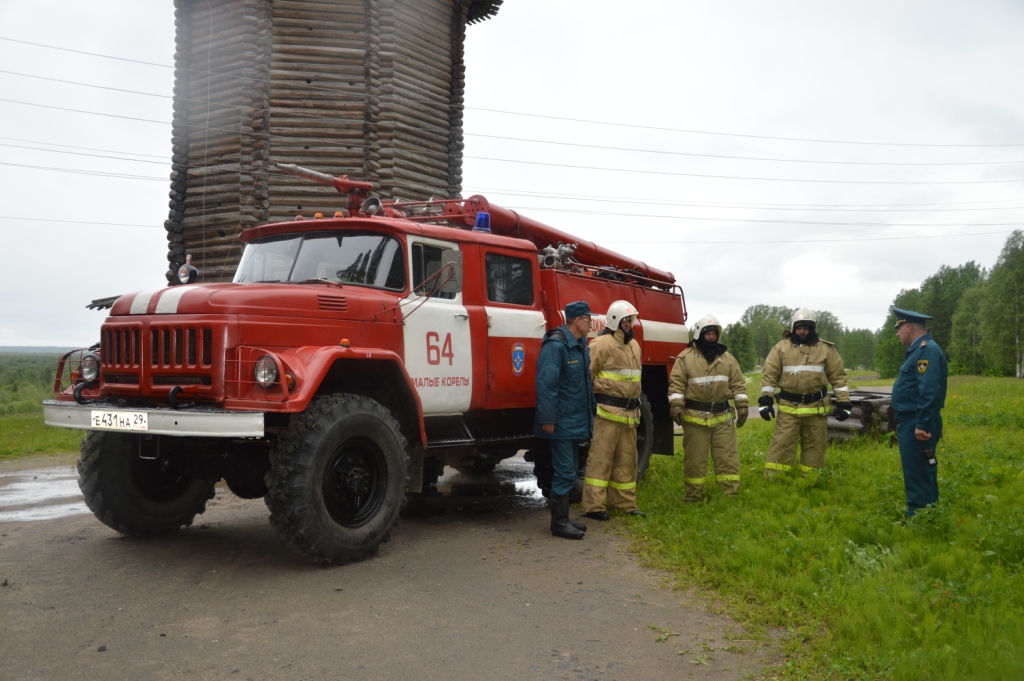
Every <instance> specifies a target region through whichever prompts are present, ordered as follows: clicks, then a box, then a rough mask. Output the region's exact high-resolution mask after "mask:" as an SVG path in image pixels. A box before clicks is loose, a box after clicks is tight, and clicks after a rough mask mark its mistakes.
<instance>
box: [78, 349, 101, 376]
mask: <svg viewBox="0 0 1024 681" xmlns="http://www.w3.org/2000/svg"><path fill="white" fill-rule="evenodd" d="M79 371H80V372H81V376H82V380H84V381H86V382H92V381H95V380H96V379H97V378H99V377H100V358H99V357H97V356H96V355H93V354H91V353H90V354H88V355H86V356H85V357H83V358H82V365H81V367H79Z"/></svg>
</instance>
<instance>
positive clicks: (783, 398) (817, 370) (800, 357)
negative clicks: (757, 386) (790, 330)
mask: <svg viewBox="0 0 1024 681" xmlns="http://www.w3.org/2000/svg"><path fill="white" fill-rule="evenodd" d="M829 384H831V385H832V389H833V390H834V391H835V393H836V401H837V402H849V401H850V388H849V387H848V386H847V384H846V369H844V368H843V358H842V357H840V356H839V352H838V351H837V350H836V347H835V344H833V343H830V342H828V341H827V340H821V339H819V340H818V342H816V343H812V344H810V345H807V344H802V343H799V342H798V337H797V336H796V335H795V334H794V335H792V336H790V337H789V338H785V339H783V340H781V341H779V342H778V343H776V344H775V347H774V348H772V349H771V350H770V351H769V352H768V358H767V359H766V360H765V362H764V369H763V371H762V373H761V394H762V395H775V399H776V401H777V402H778V403H779V411H781V412H785V413H787V414H792V415H794V416H810V415H825V414H828V413H829V411H830V408H829V400H828V386H829Z"/></svg>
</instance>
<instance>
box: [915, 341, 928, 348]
mask: <svg viewBox="0 0 1024 681" xmlns="http://www.w3.org/2000/svg"><path fill="white" fill-rule="evenodd" d="M917 347H919V348H926V347H928V341H926V340H923V341H921V342H920V343H919V344H918V346H917Z"/></svg>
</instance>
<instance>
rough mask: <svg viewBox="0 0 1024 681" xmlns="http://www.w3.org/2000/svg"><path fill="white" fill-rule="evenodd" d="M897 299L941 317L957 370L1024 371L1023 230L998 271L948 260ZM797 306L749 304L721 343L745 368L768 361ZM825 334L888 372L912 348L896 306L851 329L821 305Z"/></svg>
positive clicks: (943, 339)
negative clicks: (898, 328) (899, 331)
mask: <svg viewBox="0 0 1024 681" xmlns="http://www.w3.org/2000/svg"><path fill="white" fill-rule="evenodd" d="M892 304H893V306H895V307H899V308H903V309H909V310H916V311H919V312H924V313H926V314H929V315H931V316H932V317H935V319H934V320H933V321H932V322H930V324H929V330H930V332H931V334H932V337H933V338H934V339H935V341H936V342H937V343H938V344H939V346H940V347H942V348H943V350H945V352H946V356H947V357H948V359H949V368H950V372H951V373H954V374H977V375H985V376H1015V377H1017V378H1022V377H1024V232H1022V231H1021V230H1015V231H1014V232H1013V233H1011V234H1010V236H1009V238H1008V239H1007V240H1006V243H1005V245H1004V246H1003V249H1002V251H1001V252H1000V254H999V258H998V260H997V261H996V264H995V265H994V266H993V267H992V269H991V270H986V269H985V268H983V267H981V266H980V265H978V264H977V263H976V262H974V261H973V260H972V261H970V262H968V263H966V264H963V265H960V266H957V267H950V266H948V265H943V266H942V267H940V268H939V271H938V272H936V273H935V274H933V275H932V276H930V277H928V278H927V279H925V280H924V281H923V282H922V283H921V286H920V287H918V288H913V289H904V290H902V291H900V292H899V294H898V295H897V296H896V297H895V298H894V299H893V301H892ZM795 311H796V309H795V308H789V307H781V306H774V305H753V306H751V307H748V308H747V310H746V311H745V312H744V313H743V316H742V317H741V318H740V320H739V321H738V322H736V323H735V324H729V325H728V326H726V327H725V328H724V329H723V331H722V342H723V343H724V344H726V345H727V346H728V347H729V351H730V352H731V353H732V354H733V355H734V356H735V357H736V360H737V361H738V362H739V364H740V367H741V368H742V369H743V371H751V370H753V369H754V368H755V367H757V366H759V365H761V364H762V363H763V362H764V360H765V358H766V357H767V356H768V351H769V350H771V349H772V347H773V346H774V345H775V344H776V343H777V342H779V340H780V339H781V338H782V332H783V331H784V330H785V329H788V328H789V326H790V322H791V320H792V317H793V313H794V312H795ZM815 312H816V313H817V315H818V336H819V337H821V338H824V339H825V340H828V341H831V342H833V343H835V344H836V349H837V350H839V353H840V354H841V355H842V357H843V363H844V364H845V365H846V366H847V367H848V368H851V369H877V370H878V372H879V374H880V375H881V376H883V377H892V376H895V375H896V372H897V371H899V368H900V365H901V364H902V363H903V357H904V354H905V352H906V350H905V348H904V347H903V346H902V345H901V344H900V342H899V339H898V338H897V337H896V334H894V333H893V326H895V324H896V317H895V316H894V315H893V314H892V312H890V313H889V314H888V316H887V317H886V319H885V322H884V323H883V324H882V326H881V328H879V329H877V330H875V331H872V330H870V329H849V328H847V327H845V326H843V324H842V323H841V322H840V321H839V318H838V317H837V316H836V315H835V314H833V313H832V312H829V311H828V310H816V311H815Z"/></svg>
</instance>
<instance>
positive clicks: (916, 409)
mask: <svg viewBox="0 0 1024 681" xmlns="http://www.w3.org/2000/svg"><path fill="white" fill-rule="evenodd" d="M947 374H948V369H947V367H946V355H945V353H943V352H942V348H940V347H939V344H938V343H936V342H935V341H934V340H933V339H932V335H931V334H930V333H926V334H925V335H923V336H921V337H920V338H918V339H917V340H915V341H914V342H913V343H911V345H910V347H909V348H907V354H906V358H905V359H904V360H903V366H901V367H900V373H899V375H898V376H897V377H896V383H895V384H893V386H892V408H893V411H895V412H896V418H897V420H899V421H909V420H916V425H915V428H920V429H921V430H923V431H925V432H926V433H936V432H937V431H938V430H940V429H941V421H939V410H940V409H942V408H943V407H945V406H946V376H947Z"/></svg>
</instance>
